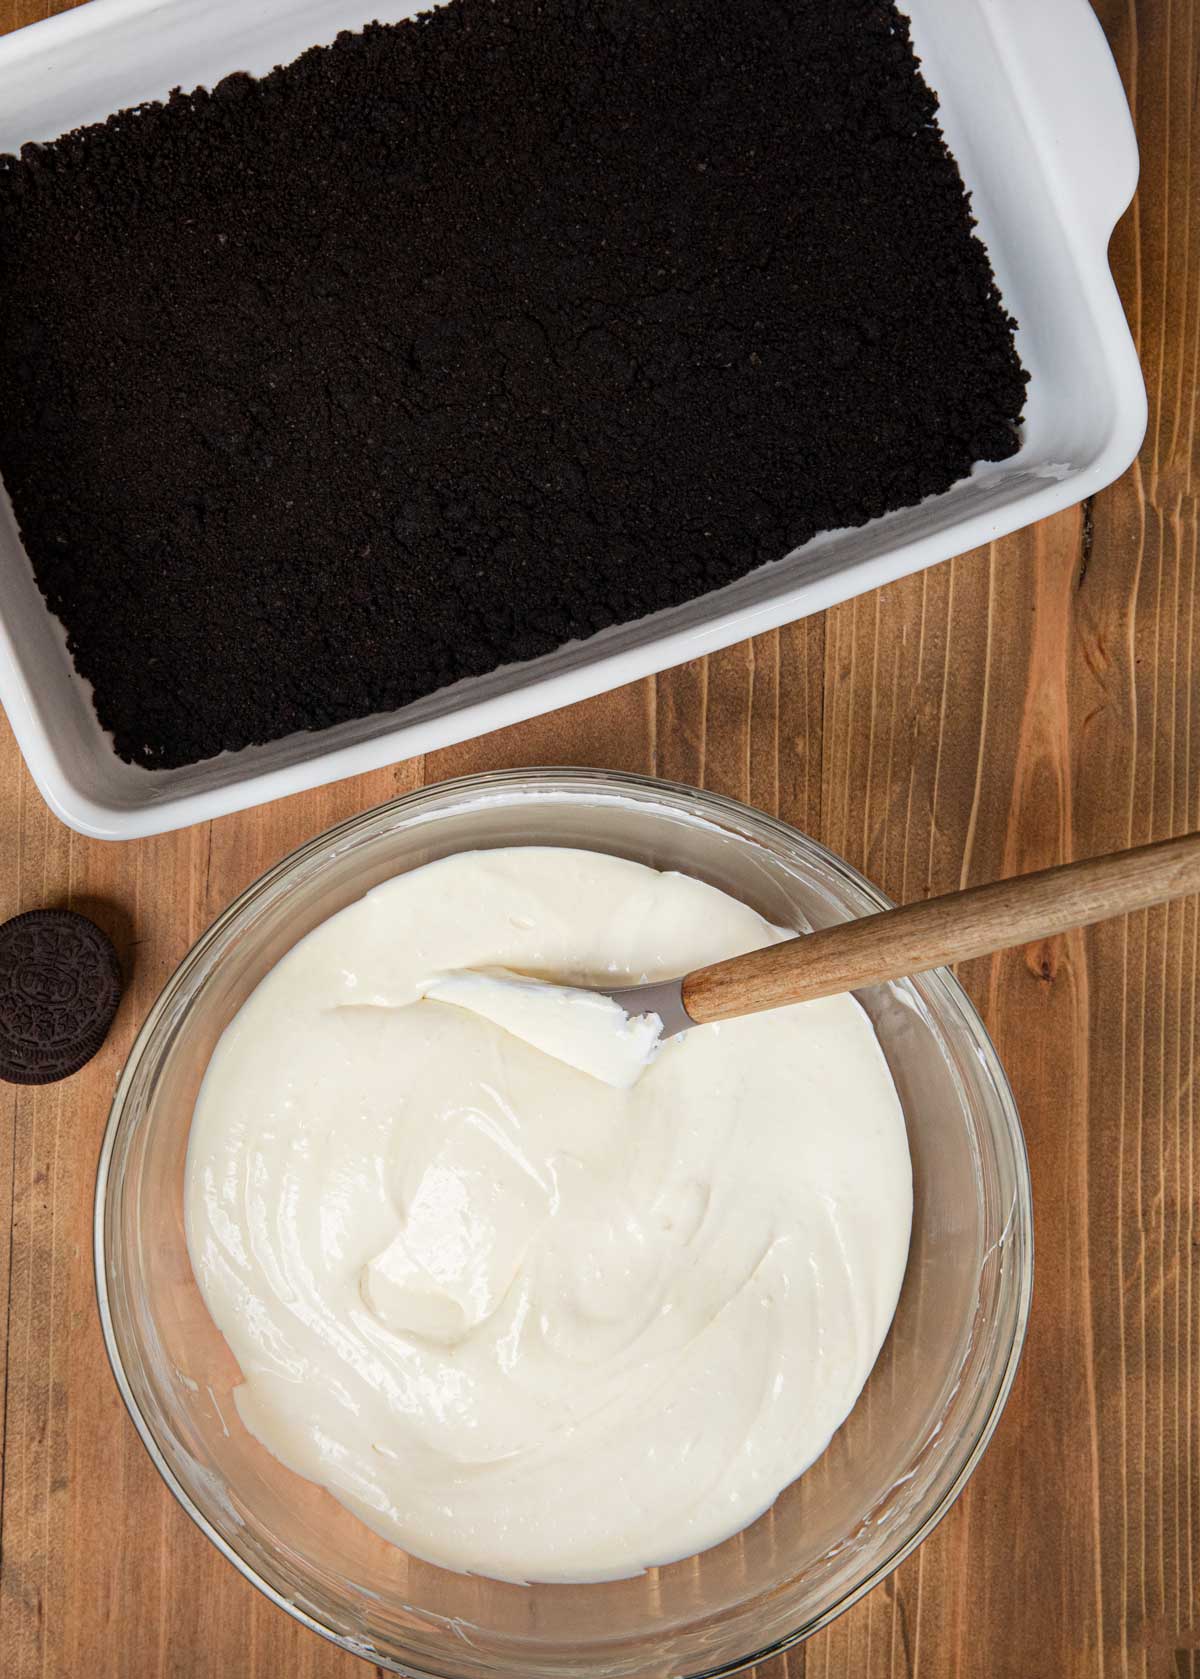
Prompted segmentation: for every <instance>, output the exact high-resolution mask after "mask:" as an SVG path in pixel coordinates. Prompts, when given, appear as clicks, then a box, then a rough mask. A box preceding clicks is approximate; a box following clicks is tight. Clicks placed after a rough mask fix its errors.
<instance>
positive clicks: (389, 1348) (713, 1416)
mask: <svg viewBox="0 0 1200 1679" xmlns="http://www.w3.org/2000/svg"><path fill="white" fill-rule="evenodd" d="M782 936H784V935H782V934H781V933H779V932H778V931H777V930H776V929H774V928H772V927H770V926H769V925H768V924H767V923H766V922H765V921H763V920H762V919H761V917H759V916H758V915H756V914H755V913H754V912H753V911H752V910H750V909H748V908H746V907H745V906H744V905H743V904H740V903H737V902H736V901H735V900H734V899H732V898H729V897H727V896H726V895H725V894H724V893H721V892H718V891H716V890H715V889H713V888H711V887H708V886H705V885H703V884H701V883H700V882H699V881H696V880H692V879H689V878H687V877H685V876H682V875H674V874H658V873H656V872H655V871H654V870H651V869H647V868H644V867H642V866H641V865H640V864H636V863H629V862H624V861H620V860H618V859H615V858H612V857H605V856H600V855H597V854H594V853H591V852H582V851H566V850H550V849H534V848H528V849H513V850H507V851H490V852H475V853H467V854H463V855H460V856H456V857H450V858H447V859H445V860H444V861H442V862H439V863H435V864H431V865H430V866H428V867H426V868H423V869H418V870H416V871H414V872H413V873H411V874H406V875H402V876H400V877H399V878H397V879H395V880H392V881H389V882H387V883H386V884H385V885H383V886H381V887H378V888H377V889H376V890H375V891H373V892H371V893H369V894H368V895H367V896H366V897H365V898H363V899H362V900H361V901H360V902H359V903H356V904H354V905H352V906H351V907H350V908H348V909H346V910H343V911H342V912H341V913H340V914H338V915H336V916H333V917H332V918H331V919H330V920H329V921H327V922H325V923H324V924H323V925H322V926H320V927H318V928H317V929H316V930H315V931H314V932H313V933H311V934H310V935H309V936H308V937H307V938H306V939H304V940H303V941H302V942H301V943H300V944H299V945H297V946H296V948H295V949H294V950H292V951H291V952H289V954H288V955H287V956H286V957H284V959H283V960H282V961H281V962H280V963H279V964H278V965H277V966H276V967H275V968H274V969H273V970H272V971H271V973H269V974H268V975H267V977H266V978H265V979H264V980H263V982H262V983H261V984H260V985H259V987H258V989H257V990H256V991H255V992H254V994H253V995H252V996H251V997H250V998H249V1000H248V1001H247V1003H246V1004H245V1006H244V1007H243V1008H242V1009H241V1011H240V1013H239V1014H238V1015H237V1017H236V1019H235V1020H234V1021H233V1022H232V1024H231V1025H230V1026H229V1028H228V1030H227V1031H226V1032H225V1034H224V1036H223V1037H222V1039H221V1041H220V1043H219V1044H218V1045H217V1049H216V1051H215V1053H214V1055H213V1059H212V1063H211V1065H210V1067H209V1069H208V1073H207V1076H206V1078H205V1081H204V1086H203V1088H202V1090H201V1093H200V1098H199V1101H198V1103H197V1107H196V1114H195V1119H194V1121H193V1125H192V1135H191V1142H190V1148H189V1153H188V1162H187V1185H186V1212H187V1229H188V1244H189V1247H190V1251H191V1256H192V1263H193V1265H194V1267H195V1271H196V1275H197V1278H198V1279H199V1282H200V1287H201V1289H202V1290H203V1293H204V1297H205V1299H206V1301H207V1303H208V1307H209V1310H210V1311H211V1313H212V1315H213V1318H214V1319H215V1321H216V1323H217V1325H218V1327H219V1328H220V1329H221V1331H222V1332H223V1334H224V1335H225V1337H226V1339H227V1341H228V1342H229V1345H230V1347H231V1348H232V1349H233V1352H234V1353H235V1355H236V1357H237V1359H238V1362H239V1364H240V1366H241V1370H242V1374H243V1377H244V1383H243V1385H242V1386H241V1387H240V1388H239V1389H238V1390H237V1404H238V1409H239V1411H240V1413H241V1416H242V1419H243V1421H244V1422H245V1424H246V1426H247V1428H249V1429H250V1431H251V1432H252V1433H253V1434H254V1435H256V1436H257V1438H258V1439H259V1440H260V1441H261V1442H262V1443H263V1444H264V1445H265V1446H266V1447H267V1448H268V1449H269V1450H270V1451H271V1452H273V1453H274V1454H275V1456H276V1457H278V1458H280V1459H281V1460H282V1461H283V1462H284V1463H286V1464H288V1465H289V1466H290V1467H291V1468H293V1469H295V1470H296V1471H298V1472H299V1473H300V1474H301V1475H304V1476H307V1477H308V1478H310V1479H311V1480H314V1481H317V1482H320V1483H321V1484H322V1485H324V1486H326V1487H328V1488H329V1490H330V1491H331V1492H333V1493H334V1494H335V1495H336V1496H337V1497H338V1498H339V1499H340V1500H341V1501H342V1502H343V1503H344V1504H346V1505H348V1506H349V1507H350V1508H351V1509H352V1510H354V1511H355V1512H357V1514H358V1515H360V1516H361V1517H362V1519H363V1520H364V1521H366V1522H368V1523H369V1524H370V1525H371V1526H372V1527H373V1528H375V1529H377V1530H378V1531H379V1532H380V1533H382V1534H383V1535H384V1536H385V1537H386V1538H388V1539H391V1540H393V1541H395V1543H397V1544H398V1545H401V1546H403V1547H404V1548H405V1549H406V1550H408V1551H410V1552H412V1553H413V1554H415V1555H417V1556H420V1557H424V1558H426V1559H428V1560H430V1561H433V1562H437V1563H441V1564H443V1565H444V1566H445V1567H447V1568H453V1569H459V1570H466V1571H471V1572H475V1573H480V1574H485V1575H490V1576H494V1577H498V1578H503V1579H510V1580H545V1581H554V1580H600V1579H607V1578H616V1577H620V1576H624V1575H629V1574H633V1573H636V1572H638V1571H639V1570H640V1569H642V1568H645V1567H649V1566H652V1565H654V1564H657V1563H664V1562H668V1561H672V1560H674V1559H676V1558H679V1557H682V1556H687V1555H690V1554H691V1553H693V1552H695V1551H699V1550H702V1549H704V1548H705V1547H707V1546H709V1545H713V1544H716V1543H717V1542H718V1541H720V1540H722V1539H725V1538H727V1537H728V1536H729V1535H730V1534H732V1533H735V1532H737V1531H738V1530H739V1529H740V1528H742V1527H744V1526H746V1524H747V1523H749V1522H750V1521H752V1520H753V1519H754V1518H755V1517H756V1516H757V1515H759V1514H760V1513H761V1512H762V1511H763V1510H764V1509H766V1507H767V1506H768V1505H769V1504H770V1503H771V1502H772V1501H773V1500H774V1498H775V1497H776V1496H777V1494H778V1493H779V1492H780V1491H781V1490H782V1489H783V1488H784V1487H785V1486H787V1484H788V1483H789V1482H790V1481H792V1480H793V1479H794V1478H795V1477H796V1476H797V1475H799V1474H800V1473H801V1471H802V1470H804V1469H806V1468H807V1467H808V1465H809V1464H810V1463H811V1462H812V1461H813V1459H814V1458H815V1457H817V1456H818V1455H819V1454H820V1453H821V1452H822V1451H823V1450H824V1448H825V1446H826V1445H827V1443H828V1441H829V1439H830V1436H831V1435H832V1434H833V1432H834V1430H835V1429H836V1428H837V1427H838V1425H839V1424H840V1423H841V1422H842V1420H843V1419H844V1418H845V1416H846V1415H847V1413H848V1412H849V1410H850V1408H851V1407H852V1405H853V1404H854V1401H855V1399H856V1398H857V1396H858V1393H859V1391H860V1389H861V1387H862V1385H863V1382H864V1381H865V1379H866V1377H867V1375H868V1373H869V1371H870V1369H871V1366H872V1365H873V1363H874V1362H875V1358H876V1355H877V1354H878V1351H879V1347H880V1345H881V1343H882V1341H883V1338H884V1335H885V1334H886V1332H887V1328H888V1324H889V1323H890V1321H891V1317H892V1313H893V1310H894V1308H895V1304H896V1298H897V1295H898V1292H899V1288H900V1281H901V1277H902V1274H903V1271H904V1265H905V1259H906V1256H907V1251H908V1238H909V1227H910V1222H911V1211H912V1187H911V1173H910V1167H909V1158H908V1148H907V1142H906V1138H905V1131H904V1121H903V1117H902V1115H901V1112H900V1107H899V1103H898V1101H897V1098H896V1093H895V1089H894V1087H893V1085H892V1081H891V1077H890V1075H889V1073H888V1069H887V1066H886V1063H885V1061H884V1058H883V1055H882V1053H881V1051H880V1049H879V1046H878V1044H877V1042H876V1040H875V1037H874V1034H873V1032H872V1029H871V1026H870V1024H869V1022H868V1020H867V1018H866V1016H865V1015H864V1014H863V1012H862V1011H861V1009H860V1008H859V1007H858V1005H857V1004H856V1003H855V1002H854V1001H853V1000H852V999H850V998H848V997H836V998H829V999H827V1000H825V1001H822V1002H817V1003H805V1004H800V1005H797V1006H795V1007H792V1008H787V1009H778V1010H774V1011H772V1012H771V1013H768V1014H760V1015H755V1016H751V1017H749V1018H747V1019H745V1020H736V1021H729V1022H726V1023H725V1024H723V1025H721V1026H705V1027H697V1028H695V1029H694V1030H693V1031H691V1032H689V1033H688V1034H687V1035H686V1036H685V1037H682V1038H678V1039H675V1040H672V1041H669V1042H668V1043H666V1044H665V1045H664V1046H663V1048H662V1049H661V1051H660V1052H659V1054H658V1055H657V1057H656V1058H655V1060H654V1061H653V1062H652V1064H651V1065H650V1066H649V1067H648V1069H647V1070H646V1071H645V1072H644V1073H643V1074H642V1076H641V1077H640V1079H638V1081H637V1082H636V1083H635V1084H633V1085H632V1087H631V1088H628V1089H620V1088H614V1087H613V1086H612V1085H610V1084H606V1083H602V1082H600V1081H599V1079H597V1078H594V1077H591V1076H589V1074H588V1073H585V1072H582V1071H577V1070H575V1069H574V1068H572V1067H569V1066H567V1065H565V1064H564V1063H563V1061H561V1060H559V1059H557V1058H555V1057H553V1056H551V1055H549V1054H546V1053H544V1051H543V1050H541V1049H538V1048H536V1047H534V1046H533V1045H532V1044H530V1043H528V1042H525V1041H523V1040H522V1038H520V1037H518V1036H516V1035H514V1032H513V1031H509V1030H506V1029H505V1027H504V1026H502V1025H499V1024H497V1023H496V1022H495V1021H494V1020H489V1019H486V1018H483V1017H482V1016H481V1015H480V1014H479V1013H477V1012H475V1010H474V1009H473V1008H471V1007H460V1006H457V1003H456V1002H448V1001H445V1000H440V1001H439V1000H436V999H435V998H431V997H422V991H423V989H424V988H425V987H426V986H427V985H428V984H429V983H430V980H431V976H434V975H445V974H447V973H455V972H457V971H459V970H472V971H474V970H481V969H485V970H486V969H492V968H496V967H500V968H506V969H510V970H513V971H515V972H517V973H520V974H525V975H530V976H533V977H535V978H542V979H552V980H559V981H563V982H565V983H568V984H574V985H580V986H587V985H606V986H617V985H627V984H637V983H639V982H641V981H643V980H650V979H661V978H667V977H670V976H673V975H676V974H679V973H682V972H685V971H687V970H689V969H691V968H694V967H698V966H701V965H703V964H704V963H707V962H711V961H714V960H716V959H718V958H720V957H724V956H731V955H736V954H738V953H740V952H742V951H746V950H750V949H753V948H756V947H758V946H760V945H763V944H768V943H771V942H773V941H774V940H775V939H778V938H780V937H782ZM452 989H453V987H452ZM458 1001H460V1002H461V1001H462V997H461V995H460V996H459V998H458ZM509 1024H510V1025H512V1026H514V1027H515V1028H516V1029H517V1030H519V1029H520V1021H519V1020H518V1019H516V1018H513V1019H510V1021H509Z"/></svg>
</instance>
